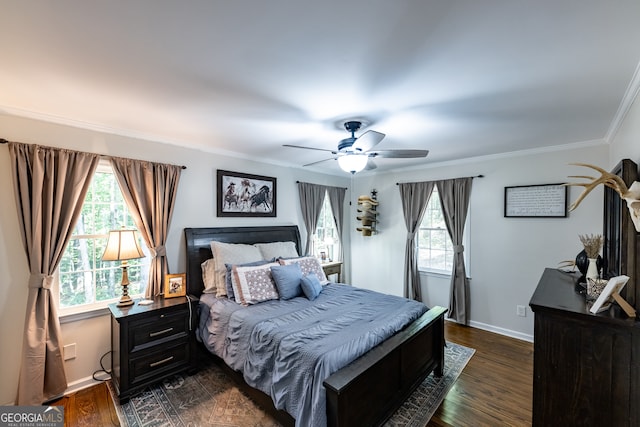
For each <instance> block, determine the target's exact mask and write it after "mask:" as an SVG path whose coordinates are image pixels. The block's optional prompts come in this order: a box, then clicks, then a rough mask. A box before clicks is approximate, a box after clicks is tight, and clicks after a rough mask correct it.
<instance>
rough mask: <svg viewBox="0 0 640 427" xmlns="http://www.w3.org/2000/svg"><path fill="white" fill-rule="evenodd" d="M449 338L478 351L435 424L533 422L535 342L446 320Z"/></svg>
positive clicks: (513, 423) (525, 424) (520, 424)
mask: <svg viewBox="0 0 640 427" xmlns="http://www.w3.org/2000/svg"><path fill="white" fill-rule="evenodd" d="M445 325H446V326H445V336H446V339H447V341H451V342H455V343H457V344H461V345H464V346H466V347H471V348H474V349H475V350H476V352H475V354H474V355H473V357H472V358H471V360H470V361H469V363H468V364H467V366H466V367H465V368H464V371H462V374H461V375H460V377H459V378H458V380H457V381H456V382H455V384H454V385H453V387H452V388H451V390H450V391H449V393H448V394H447V397H446V398H445V400H444V401H443V402H442V405H440V408H438V410H437V411H436V413H435V414H434V416H433V417H432V418H431V421H429V424H428V425H429V426H455V427H460V426H474V427H481V426H491V427H495V426H530V425H531V410H532V405H533V400H532V396H533V344H532V343H528V342H525V341H520V340H516V339H513V338H509V337H505V336H503V335H499V334H495V333H492V332H487V331H483V330H481V329H476V328H471V327H466V326H460V325H458V324H456V323H453V322H446V323H445Z"/></svg>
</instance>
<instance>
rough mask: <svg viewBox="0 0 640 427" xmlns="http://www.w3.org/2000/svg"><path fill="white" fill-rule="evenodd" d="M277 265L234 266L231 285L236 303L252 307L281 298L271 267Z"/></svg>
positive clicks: (275, 263) (274, 263)
mask: <svg viewBox="0 0 640 427" xmlns="http://www.w3.org/2000/svg"><path fill="white" fill-rule="evenodd" d="M277 265H279V264H278V263H277V262H273V263H269V264H263V265H258V266H247V267H240V266H237V265H234V266H233V267H232V268H231V272H232V277H231V284H232V286H233V293H234V296H235V299H236V302H239V303H240V304H242V305H251V304H257V303H260V302H263V301H269V300H272V299H278V298H279V297H280V296H279V295H278V291H277V289H276V284H275V282H274V281H273V277H272V276H271V267H274V266H277Z"/></svg>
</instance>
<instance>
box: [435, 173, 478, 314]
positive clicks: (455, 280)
mask: <svg viewBox="0 0 640 427" xmlns="http://www.w3.org/2000/svg"><path fill="white" fill-rule="evenodd" d="M472 182H473V179H472V178H457V179H449V180H445V181H438V182H437V183H436V185H437V187H438V194H439V195H440V206H441V207H442V212H443V214H444V221H445V224H446V225H447V231H448V232H449V237H451V242H452V243H453V271H452V272H451V290H450V296H449V317H450V318H452V319H454V320H455V321H457V322H458V323H463V324H465V325H468V324H469V279H467V272H466V269H465V265H464V246H463V245H462V238H463V235H464V224H465V222H466V221H467V213H468V212H469V200H470V198H471V184H472Z"/></svg>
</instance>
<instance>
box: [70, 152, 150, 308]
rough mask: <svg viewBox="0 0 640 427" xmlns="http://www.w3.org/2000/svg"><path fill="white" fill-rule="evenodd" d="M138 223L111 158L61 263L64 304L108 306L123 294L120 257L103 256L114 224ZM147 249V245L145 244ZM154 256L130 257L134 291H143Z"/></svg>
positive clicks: (131, 291) (99, 172) (96, 180)
mask: <svg viewBox="0 0 640 427" xmlns="http://www.w3.org/2000/svg"><path fill="white" fill-rule="evenodd" d="M122 226H124V227H126V228H129V229H131V228H133V229H136V226H135V224H134V222H133V219H132V218H131V215H130V214H129V210H128V209H127V206H126V204H125V203H124V199H123V197H122V192H121V191H120V187H119V186H118V183H117V181H116V178H115V176H114V174H113V170H112V169H111V165H110V164H108V163H106V162H105V163H101V164H100V166H99V167H98V170H97V171H96V173H95V174H94V176H93V179H92V182H91V186H90V188H89V191H88V192H87V196H86V198H85V201H84V204H83V205H82V213H81V215H80V218H79V219H78V223H77V224H76V226H75V228H74V230H73V235H72V236H71V239H70V241H69V244H68V245H67V247H66V249H65V252H64V254H63V256H62V259H61V261H60V266H59V267H58V286H59V302H60V307H61V308H62V309H63V310H64V309H65V308H72V307H76V308H77V307H80V306H83V308H86V309H89V308H94V307H95V306H96V305H98V306H104V305H105V304H106V303H107V302H111V301H115V300H116V299H118V298H120V296H121V295H122V288H121V287H120V286H119V284H120V281H121V279H122V269H121V268H120V263H119V262H117V261H102V259H101V257H102V253H103V252H104V248H105V246H106V244H107V236H108V233H109V230H113V229H118V228H120V227H122ZM140 246H141V247H142V249H143V251H145V255H148V254H147V252H146V245H144V244H141V245H140ZM148 271H149V257H148V256H147V257H145V258H142V259H133V260H130V261H129V282H130V285H129V294H130V295H139V294H141V293H142V292H144V287H145V286H146V283H147V277H148Z"/></svg>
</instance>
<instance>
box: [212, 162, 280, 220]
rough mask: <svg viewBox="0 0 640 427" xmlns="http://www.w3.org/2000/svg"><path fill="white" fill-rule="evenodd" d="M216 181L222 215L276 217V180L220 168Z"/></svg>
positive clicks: (219, 213)
mask: <svg viewBox="0 0 640 427" xmlns="http://www.w3.org/2000/svg"><path fill="white" fill-rule="evenodd" d="M216 182H217V186H216V189H217V202H218V203H217V206H218V208H217V215H218V216H226V217H243V216H244V217H275V216H276V178H270V177H268V176H260V175H251V174H248V173H240V172H231V171H225V170H220V169H218V171H217V174H216Z"/></svg>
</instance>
